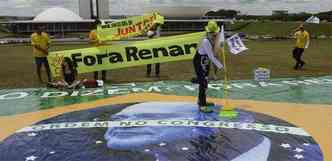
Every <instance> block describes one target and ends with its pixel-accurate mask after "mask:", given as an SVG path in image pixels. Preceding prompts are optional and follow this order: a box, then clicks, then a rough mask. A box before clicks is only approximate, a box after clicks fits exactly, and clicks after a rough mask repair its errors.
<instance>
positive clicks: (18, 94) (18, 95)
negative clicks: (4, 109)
mask: <svg viewBox="0 0 332 161" xmlns="http://www.w3.org/2000/svg"><path fill="white" fill-rule="evenodd" d="M28 95H29V93H26V92H13V93H8V94H4V95H0V100H15V99H20V98H24V97H27V96H28Z"/></svg>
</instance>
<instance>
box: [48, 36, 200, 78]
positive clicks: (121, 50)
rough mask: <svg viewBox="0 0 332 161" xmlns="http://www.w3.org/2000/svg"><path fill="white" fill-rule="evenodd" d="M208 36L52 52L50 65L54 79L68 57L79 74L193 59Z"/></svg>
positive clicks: (151, 40)
mask: <svg viewBox="0 0 332 161" xmlns="http://www.w3.org/2000/svg"><path fill="white" fill-rule="evenodd" d="M203 36H204V32H199V33H192V34H185V35H177V36H170V37H164V38H156V39H150V40H144V41H137V42H129V43H127V44H119V45H108V46H101V47H92V48H85V49H76V50H66V51H57V52H52V53H50V54H49V56H48V61H49V64H50V68H51V71H52V74H53V76H55V77H57V76H59V75H60V72H61V63H62V60H63V58H64V57H68V58H70V59H71V60H72V61H73V63H74V64H76V65H77V67H78V68H77V70H78V73H88V72H94V71H100V70H109V69H118V68H126V67H132V66H139V65H145V64H154V63H163V62H170V61H181V60H188V59H192V58H193V56H194V54H195V53H196V47H197V45H198V43H199V42H200V40H201V39H202V37H203Z"/></svg>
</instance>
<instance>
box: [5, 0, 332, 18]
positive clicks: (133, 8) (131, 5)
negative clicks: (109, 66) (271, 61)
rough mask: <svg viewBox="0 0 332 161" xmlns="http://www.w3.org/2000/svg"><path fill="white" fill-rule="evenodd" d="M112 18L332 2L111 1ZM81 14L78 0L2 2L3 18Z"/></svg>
mask: <svg viewBox="0 0 332 161" xmlns="http://www.w3.org/2000/svg"><path fill="white" fill-rule="evenodd" d="M110 2H111V3H110V4H111V5H110V8H111V13H110V14H112V15H119V14H123V13H125V12H132V13H137V14H140V13H143V12H144V11H143V10H142V9H141V8H143V7H142V6H156V5H163V6H208V7H210V8H211V9H235V10H239V11H241V13H244V14H255V15H269V14H271V13H272V10H288V11H289V12H291V13H297V12H309V13H317V12H322V11H330V10H332V0H110ZM55 6H56V7H64V8H67V9H70V10H72V11H74V12H76V13H78V0H0V16H35V15H37V14H38V13H40V12H42V11H43V10H45V9H47V8H50V7H55Z"/></svg>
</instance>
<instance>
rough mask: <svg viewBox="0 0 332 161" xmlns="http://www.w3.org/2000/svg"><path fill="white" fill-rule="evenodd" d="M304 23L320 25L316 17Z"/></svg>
mask: <svg viewBox="0 0 332 161" xmlns="http://www.w3.org/2000/svg"><path fill="white" fill-rule="evenodd" d="M305 22H306V23H314V24H319V23H320V19H319V18H318V17H316V16H311V17H310V18H308V19H307V20H306V21H305Z"/></svg>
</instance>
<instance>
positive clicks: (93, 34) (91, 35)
mask: <svg viewBox="0 0 332 161" xmlns="http://www.w3.org/2000/svg"><path fill="white" fill-rule="evenodd" d="M89 42H90V44H92V45H94V46H99V45H100V42H99V39H98V35H97V30H92V31H90V33H89Z"/></svg>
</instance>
